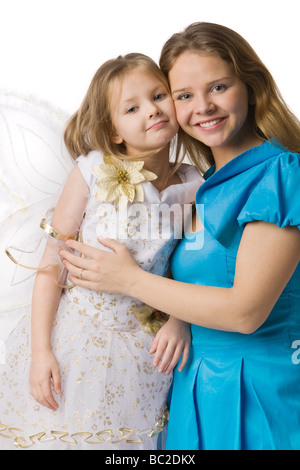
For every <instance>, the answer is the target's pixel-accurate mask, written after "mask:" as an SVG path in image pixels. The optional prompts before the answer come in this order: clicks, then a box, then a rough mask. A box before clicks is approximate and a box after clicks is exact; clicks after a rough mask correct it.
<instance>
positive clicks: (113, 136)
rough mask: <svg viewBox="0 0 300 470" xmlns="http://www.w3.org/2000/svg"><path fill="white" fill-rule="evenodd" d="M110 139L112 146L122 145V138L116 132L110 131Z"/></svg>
mask: <svg viewBox="0 0 300 470" xmlns="http://www.w3.org/2000/svg"><path fill="white" fill-rule="evenodd" d="M110 139H111V141H112V143H113V144H122V143H123V139H122V137H121V136H120V135H119V134H118V133H117V132H116V131H112V133H111V136H110Z"/></svg>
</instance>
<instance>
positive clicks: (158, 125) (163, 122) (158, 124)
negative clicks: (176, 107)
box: [147, 121, 168, 131]
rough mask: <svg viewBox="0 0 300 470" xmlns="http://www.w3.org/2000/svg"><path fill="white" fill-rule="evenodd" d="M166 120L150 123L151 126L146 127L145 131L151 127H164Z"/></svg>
mask: <svg viewBox="0 0 300 470" xmlns="http://www.w3.org/2000/svg"><path fill="white" fill-rule="evenodd" d="M167 122H168V121H158V122H155V123H154V124H152V126H150V127H148V129H147V131H150V130H151V129H160V128H161V127H164V126H165V125H166V124H167Z"/></svg>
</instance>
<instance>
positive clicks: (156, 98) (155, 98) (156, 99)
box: [154, 93, 165, 101]
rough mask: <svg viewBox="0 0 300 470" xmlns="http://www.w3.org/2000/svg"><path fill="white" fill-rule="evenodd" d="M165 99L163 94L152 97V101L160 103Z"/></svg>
mask: <svg viewBox="0 0 300 470" xmlns="http://www.w3.org/2000/svg"><path fill="white" fill-rule="evenodd" d="M164 97H165V94H164V93H158V94H157V95H155V96H154V101H161V100H162V99H163V98H164Z"/></svg>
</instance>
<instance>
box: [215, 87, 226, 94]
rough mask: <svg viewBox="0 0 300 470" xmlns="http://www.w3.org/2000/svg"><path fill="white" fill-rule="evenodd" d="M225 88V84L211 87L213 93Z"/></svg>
mask: <svg viewBox="0 0 300 470" xmlns="http://www.w3.org/2000/svg"><path fill="white" fill-rule="evenodd" d="M225 89H226V87H225V85H214V86H213V87H212V89H211V91H212V92H213V93H218V92H220V91H224V90H225Z"/></svg>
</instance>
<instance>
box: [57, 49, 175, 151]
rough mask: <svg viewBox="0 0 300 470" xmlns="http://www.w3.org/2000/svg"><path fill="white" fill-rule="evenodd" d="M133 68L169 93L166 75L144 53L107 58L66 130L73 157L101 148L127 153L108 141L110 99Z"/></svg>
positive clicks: (120, 145) (102, 149) (119, 146)
mask: <svg viewBox="0 0 300 470" xmlns="http://www.w3.org/2000/svg"><path fill="white" fill-rule="evenodd" d="M133 70H138V71H143V72H145V73H149V74H151V75H154V76H155V77H156V78H157V79H159V80H160V81H161V82H162V83H163V84H164V85H165V86H166V88H167V90H168V92H169V84H168V81H167V79H166V77H165V76H164V74H163V73H162V72H161V70H160V68H159V67H158V65H157V64H156V63H155V62H154V61H153V60H152V59H151V58H150V57H148V56H146V55H144V54H139V53H131V54H127V55H125V56H119V57H117V58H116V59H111V60H108V61H106V62H105V63H104V64H103V65H101V67H100V68H99V69H98V70H97V72H96V73H95V75H94V77H93V79H92V81H91V84H90V86H89V88H88V91H87V93H86V96H85V98H84V100H83V102H82V104H81V106H80V108H79V109H78V111H77V112H76V113H75V114H74V115H73V116H72V117H71V119H70V120H69V122H68V124H67V127H66V130H65V134H64V140H65V144H66V146H67V149H68V150H69V152H70V154H71V156H72V157H73V158H74V159H76V158H77V157H78V156H79V155H85V156H86V155H87V154H88V153H89V152H90V151H91V150H101V151H102V152H104V153H109V154H112V155H115V156H117V157H124V156H126V148H125V146H124V144H115V143H113V142H112V140H111V136H112V135H113V131H114V127H113V123H112V118H111V109H110V108H111V106H110V101H111V98H112V95H113V94H114V93H117V91H118V85H120V84H121V81H122V79H123V78H124V76H125V75H126V74H127V73H128V72H131V71H133ZM115 85H117V87H116V88H114V86H115Z"/></svg>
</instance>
